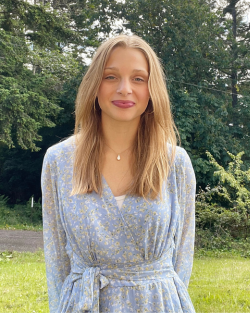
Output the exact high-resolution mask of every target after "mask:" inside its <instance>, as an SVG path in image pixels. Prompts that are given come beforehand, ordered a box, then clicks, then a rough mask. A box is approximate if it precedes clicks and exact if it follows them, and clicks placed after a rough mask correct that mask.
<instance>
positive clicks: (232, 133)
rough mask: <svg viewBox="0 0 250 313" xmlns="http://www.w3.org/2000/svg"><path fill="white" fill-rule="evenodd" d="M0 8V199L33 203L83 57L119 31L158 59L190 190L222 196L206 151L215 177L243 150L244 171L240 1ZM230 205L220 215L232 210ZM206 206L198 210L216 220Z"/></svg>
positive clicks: (69, 115) (67, 126) (1, 2)
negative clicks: (187, 161)
mask: <svg viewBox="0 0 250 313" xmlns="http://www.w3.org/2000/svg"><path fill="white" fill-rule="evenodd" d="M0 8H1V12H0V17H1V18H0V38H1V40H0V194H3V195H6V196H8V197H9V198H10V200H9V201H10V202H11V203H16V201H17V200H19V201H23V202H26V201H28V199H29V198H30V197H31V195H34V196H35V199H36V200H38V199H39V197H40V195H41V193H40V172H41V165H42V159H43V156H44V153H45V151H46V149H47V148H48V147H49V146H50V145H52V144H54V143H56V142H58V141H60V140H61V139H63V138H65V137H67V136H69V135H70V134H71V133H72V132H73V128H74V115H73V112H74V101H75V96H76V92H77V88H78V86H79V83H80V81H81V78H82V76H83V74H84V72H85V70H86V65H85V64H84V62H85V61H84V60H85V59H84V58H85V57H86V56H91V54H92V53H93V51H94V50H95V48H96V47H97V46H98V44H99V43H100V42H101V41H102V40H103V39H105V38H106V37H108V36H109V35H110V34H116V33H119V32H128V33H131V32H132V33H134V34H138V35H139V36H141V37H143V38H144V39H145V40H146V41H147V42H149V44H150V45H151V46H152V47H153V48H154V50H155V51H156V53H157V55H158V56H159V57H160V59H161V62H162V64H163V66H164V69H165V72H166V78H167V79H166V84H167V87H168V90H169V92H170V97H171V102H172V109H173V113H174V118H175V122H176V124H177V126H178V129H179V132H180V137H181V144H182V146H183V147H184V148H186V150H187V151H188V153H189V154H190V156H191V158H192V162H193V165H194V168H195V172H196V177H197V187H199V186H201V187H202V188H203V189H205V188H206V186H207V185H208V184H210V186H211V187H210V192H211V190H218V191H220V192H222V190H221V189H220V188H222V187H220V186H222V185H218V184H217V182H218V181H217V180H218V178H216V177H215V176H214V175H213V173H214V164H213V163H211V157H209V155H207V154H206V151H207V150H208V151H209V152H210V153H211V155H213V157H214V158H215V159H216V160H217V161H218V163H219V164H220V165H221V166H222V167H223V168H227V166H228V163H229V162H230V161H231V156H232V155H237V154H238V153H239V152H240V151H245V154H244V155H242V160H243V161H244V163H243V165H244V166H245V169H244V168H243V169H242V170H245V171H246V169H247V168H248V167H249V164H250V140H249V138H250V137H249V136H250V123H249V121H250V110H249V105H250V93H249V87H250V80H249V74H248V73H249V70H250V29H249V25H248V24H247V23H246V20H244V16H243V13H244V11H245V10H246V9H247V8H246V4H245V2H244V1H243V0H236V1H233V0H223V1H221V2H220V5H219V6H214V1H210V0H191V1H190V0H189V1H187V0H158V1H152V0H126V1H115V0H105V1H97V0H90V1H85V0H79V1H71V0H63V1H55V0H53V1H52V0H49V1H45V0H44V1H40V0H36V1H35V4H30V3H29V2H27V1H22V0H10V1H9V0H8V1H7V0H0ZM117 21H118V22H117ZM39 140H40V141H39ZM14 146H15V148H13V147H14ZM9 148H11V149H9ZM39 149H40V151H37V150H39ZM227 151H230V153H232V155H231V156H230V154H228V153H227ZM230 188H231V187H230ZM246 189H247V190H249V185H246ZM230 197H231V198H230V199H231V200H232V202H230V201H228V202H226V200H225V199H226V198H225V199H224V200H223V201H224V202H223V210H227V209H230V210H231V208H232V203H234V202H235V201H236V200H235V199H234V198H232V195H230ZM216 199H217V198H216ZM214 201H215V200H214ZM216 201H219V199H217V200H216ZM216 201H215V202H213V203H210V204H209V206H208V208H209V209H208V210H209V212H212V211H213V212H215V213H216V212H217V213H218V214H221V213H219V211H218V210H219V209H218V208H219V207H220V208H221V207H222V206H221V204H219V202H218V205H217V206H216V205H215V203H216ZM243 206H245V207H246V204H245V203H244V205H243ZM205 207H206V208H207V206H205ZM198 210H199V209H198ZM203 210H204V214H205V213H206V210H205V208H203ZM223 212H224V211H223ZM227 212H228V211H227ZM230 212H231V211H230ZM232 212H233V211H232ZM217 213H216V214H217ZM225 214H229V213H225ZM230 214H231V213H230ZM230 214H229V215H230ZM231 215H232V216H233V217H232V216H231ZM231 215H230V217H229V216H227V217H226V218H225V219H232V218H234V215H233V213H232V214H231ZM220 216H222V215H220ZM204 221H205V217H204ZM209 223H210V222H209ZM211 223H212V222H211ZM211 225H212V224H211ZM223 225H224V224H223ZM200 227H201V229H202V228H203V227H205V224H204V225H203V224H200ZM211 227H212V226H211ZM213 227H214V231H217V232H218V230H215V229H216V227H215V226H213ZM237 231H238V230H237ZM242 233H244V231H243V230H242Z"/></svg>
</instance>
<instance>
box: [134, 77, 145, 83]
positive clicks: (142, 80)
mask: <svg viewBox="0 0 250 313" xmlns="http://www.w3.org/2000/svg"><path fill="white" fill-rule="evenodd" d="M134 80H135V81H136V82H144V79H142V78H140V77H136V78H135V79H134Z"/></svg>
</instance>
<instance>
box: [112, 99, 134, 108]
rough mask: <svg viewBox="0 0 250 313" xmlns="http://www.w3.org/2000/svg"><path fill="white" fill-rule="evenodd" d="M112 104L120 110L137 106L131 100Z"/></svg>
mask: <svg viewBox="0 0 250 313" xmlns="http://www.w3.org/2000/svg"><path fill="white" fill-rule="evenodd" d="M112 103H113V104H114V105H115V106H117V107H118V108H122V109H127V108H131V107H132V106H134V105H135V103H134V102H133V101H129V100H114V101H112Z"/></svg>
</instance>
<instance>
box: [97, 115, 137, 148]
mask: <svg viewBox="0 0 250 313" xmlns="http://www.w3.org/2000/svg"><path fill="white" fill-rule="evenodd" d="M139 122H140V119H134V120H132V121H116V120H114V119H111V118H109V117H107V116H106V115H104V114H102V133H103V137H104V141H105V143H106V144H107V145H108V146H109V147H110V148H112V149H113V150H114V151H117V153H119V152H121V151H124V150H126V149H128V148H129V147H131V146H132V145H133V143H134V140H135V138H136V135H137V130H138V126H139Z"/></svg>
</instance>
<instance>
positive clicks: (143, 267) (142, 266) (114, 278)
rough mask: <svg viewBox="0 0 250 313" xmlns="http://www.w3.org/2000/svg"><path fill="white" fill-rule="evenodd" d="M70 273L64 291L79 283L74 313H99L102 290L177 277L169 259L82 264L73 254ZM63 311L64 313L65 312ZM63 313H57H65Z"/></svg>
mask: <svg viewBox="0 0 250 313" xmlns="http://www.w3.org/2000/svg"><path fill="white" fill-rule="evenodd" d="M73 261H74V262H73V264H72V267H71V272H70V275H69V276H68V278H67V279H66V285H67V286H65V287H67V288H66V290H72V288H73V285H74V283H75V282H76V281H80V286H81V287H80V290H81V291H80V297H79V303H78V312H80V313H83V312H92V313H99V292H100V290H101V289H103V288H104V287H107V286H108V287H111V288H112V287H131V286H138V285H145V284H148V283H150V282H152V281H162V280H163V279H166V278H167V277H175V276H177V274H176V272H175V271H174V268H173V266H172V259H171V260H170V259H169V258H166V257H165V258H160V259H158V260H154V261H144V262H141V263H125V264H121V263H118V264H100V263H91V264H85V263H83V260H82V259H81V258H79V257H78V256H77V255H76V254H75V255H74V260H73ZM66 311H67V310H66ZM66 311H64V310H61V311H58V312H60V313H61V312H63V313H64V312H66Z"/></svg>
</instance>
